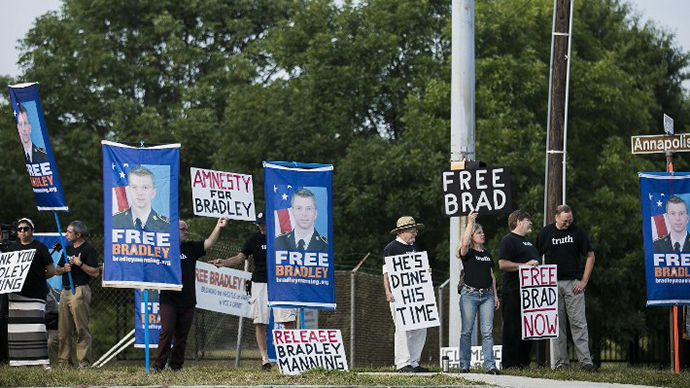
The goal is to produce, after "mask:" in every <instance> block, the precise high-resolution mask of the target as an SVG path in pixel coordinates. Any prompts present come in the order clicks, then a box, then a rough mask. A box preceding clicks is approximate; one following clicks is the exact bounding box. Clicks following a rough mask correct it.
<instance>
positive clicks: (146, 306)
mask: <svg viewBox="0 0 690 388" xmlns="http://www.w3.org/2000/svg"><path fill="white" fill-rule="evenodd" d="M142 291H143V293H144V353H145V358H146V373H147V374H148V373H150V372H151V366H150V359H149V290H147V289H145V288H144V289H143V290H142Z"/></svg>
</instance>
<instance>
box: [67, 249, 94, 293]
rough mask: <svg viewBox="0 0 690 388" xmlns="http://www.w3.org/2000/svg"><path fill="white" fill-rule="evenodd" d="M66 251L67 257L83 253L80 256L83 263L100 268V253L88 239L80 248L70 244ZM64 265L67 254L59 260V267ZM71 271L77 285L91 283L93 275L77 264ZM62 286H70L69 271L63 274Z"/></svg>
mask: <svg viewBox="0 0 690 388" xmlns="http://www.w3.org/2000/svg"><path fill="white" fill-rule="evenodd" d="M65 252H66V253H67V257H70V256H76V255H78V254H81V256H79V257H80V258H81V261H82V263H84V264H86V265H88V266H89V267H94V268H98V253H96V250H95V249H93V247H92V246H91V244H89V243H88V242H86V241H85V242H84V243H83V244H81V245H80V246H79V248H75V247H74V245H70V246H68V247H67V249H66V250H65ZM64 266H65V256H61V257H60V261H59V262H58V267H64ZM70 272H71V273H72V281H73V282H74V285H75V286H82V285H84V284H89V282H90V281H91V276H89V275H88V274H87V273H86V272H84V270H82V269H81V268H80V267H77V266H76V265H73V266H72V270H71V271H70ZM62 286H63V287H64V288H70V284H69V275H67V273H64V274H63V275H62Z"/></svg>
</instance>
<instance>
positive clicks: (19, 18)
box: [0, 0, 690, 89]
mask: <svg viewBox="0 0 690 388" xmlns="http://www.w3.org/2000/svg"><path fill="white" fill-rule="evenodd" d="M475 1H483V0H475ZM505 1H517V0H505ZM539 1H549V0H539ZM575 1H578V0H575ZM579 1H582V0H579ZM628 1H629V2H630V3H632V4H633V5H634V7H635V8H636V9H637V10H638V11H639V12H640V14H641V15H642V20H644V21H646V20H650V19H651V20H654V21H655V22H657V24H659V25H661V26H663V27H665V28H667V29H668V30H669V31H671V32H673V33H675V34H676V42H677V44H679V45H680V46H681V47H682V48H683V49H684V50H685V51H688V50H690V23H688V21H687V20H688V17H689V16H690V1H688V0H628ZM20 3H21V8H22V12H3V13H0V74H4V75H10V76H17V75H19V74H20V73H21V70H20V69H19V67H18V66H17V61H18V59H19V51H18V50H17V49H16V46H17V44H18V43H17V41H18V40H20V39H22V38H23V37H24V36H25V35H26V33H27V32H28V31H29V29H30V28H31V27H32V26H33V24H34V20H35V19H36V18H37V17H38V16H41V15H43V14H45V13H46V12H48V11H56V10H59V8H60V0H21V1H20ZM17 4H18V1H17V0H0V5H1V6H0V9H5V10H16V9H17V7H16V5H17ZM576 16H577V15H576ZM573 39H577V37H573ZM689 70H690V69H689ZM685 86H686V89H690V82H686V83H685Z"/></svg>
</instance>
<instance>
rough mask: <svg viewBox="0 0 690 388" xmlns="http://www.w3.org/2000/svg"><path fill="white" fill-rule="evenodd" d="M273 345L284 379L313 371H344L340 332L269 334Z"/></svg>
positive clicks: (275, 332)
mask: <svg viewBox="0 0 690 388" xmlns="http://www.w3.org/2000/svg"><path fill="white" fill-rule="evenodd" d="M273 343H274V344H275V350H276V355H277V357H278V366H279V367H280V373H282V374H284V375H297V374H300V373H302V372H304V371H306V370H309V369H313V368H323V369H337V370H342V371H346V370H348V367H347V359H346V358H345V347H344V346H343V337H342V335H341V334H340V330H333V329H329V330H273Z"/></svg>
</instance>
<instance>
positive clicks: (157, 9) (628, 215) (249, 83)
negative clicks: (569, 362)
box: [0, 0, 690, 336]
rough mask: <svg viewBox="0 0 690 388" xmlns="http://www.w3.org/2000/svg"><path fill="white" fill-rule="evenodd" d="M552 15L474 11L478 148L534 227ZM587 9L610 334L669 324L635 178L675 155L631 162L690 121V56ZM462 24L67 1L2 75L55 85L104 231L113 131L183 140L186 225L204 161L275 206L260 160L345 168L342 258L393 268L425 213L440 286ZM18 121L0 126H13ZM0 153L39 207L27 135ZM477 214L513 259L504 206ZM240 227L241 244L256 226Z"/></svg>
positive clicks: (581, 62) (491, 8)
mask: <svg viewBox="0 0 690 388" xmlns="http://www.w3.org/2000/svg"><path fill="white" fill-rule="evenodd" d="M551 7H552V4H551V3H549V2H518V1H502V2H498V1H477V2H476V55H477V58H476V72H477V73H476V79H477V92H476V104H477V105H476V149H477V156H478V159H480V160H482V161H486V162H488V163H489V164H490V165H503V166H509V167H510V168H511V175H512V187H513V193H512V196H513V201H514V208H523V209H526V210H528V211H529V212H531V213H532V214H533V218H534V221H535V229H537V228H538V227H539V226H540V225H541V221H542V219H543V197H544V193H543V190H544V184H543V180H544V173H543V172H544V161H545V156H544V155H545V153H544V149H545V136H546V122H547V120H546V117H547V98H548V76H549V57H550V46H551V25H552V21H551V18H552V15H553V13H552V12H553V10H552V8H551ZM574 15H575V17H574V20H575V22H574V27H573V50H572V57H571V58H572V66H571V76H570V105H569V117H568V123H569V125H568V156H567V163H568V165H567V168H568V169H567V171H568V173H567V174H568V175H567V176H568V181H567V188H568V190H567V191H568V202H569V203H570V204H571V205H572V207H573V208H574V211H575V217H576V221H577V222H578V223H579V224H580V225H582V226H583V227H584V228H585V229H586V230H588V231H589V233H590V237H591V239H592V241H593V244H594V247H595V251H596V254H597V264H596V267H595V271H594V275H593V278H592V280H591V283H590V284H591V286H590V287H588V289H589V290H590V291H589V295H590V297H589V298H588V301H589V302H588V303H589V304H590V305H589V306H588V308H589V312H590V313H591V314H593V315H594V316H597V317H599V316H601V317H602V321H601V323H598V325H599V326H598V327H599V328H600V329H601V330H612V331H617V332H619V333H623V334H624V335H629V336H634V335H638V334H640V333H642V332H643V331H644V330H645V327H650V325H652V326H653V324H652V323H651V319H650V318H649V314H645V313H644V312H645V310H644V301H645V296H644V293H643V291H642V287H641V286H642V284H644V278H643V270H642V266H643V264H642V263H643V258H642V245H641V244H642V243H641V238H640V222H641V220H640V203H639V199H638V197H639V187H638V183H637V176H636V174H635V173H636V172H637V171H654V170H657V171H658V170H660V169H661V168H663V158H662V157H648V156H645V157H638V156H633V155H631V154H630V152H629V143H628V142H629V137H630V136H631V135H638V134H650V133H659V132H660V123H661V117H662V114H663V113H667V114H669V115H671V116H672V117H674V118H675V120H676V121H675V122H676V130H677V132H685V131H687V129H688V125H689V124H688V123H690V107H689V105H688V92H687V91H686V90H684V89H683V88H682V85H681V84H682V82H683V81H684V80H686V79H688V74H687V67H688V62H689V61H690V56H689V55H688V53H686V52H683V51H682V50H681V49H680V48H679V47H678V45H677V43H676V41H675V38H674V37H673V35H672V34H670V33H668V32H667V31H665V30H663V29H661V28H659V27H658V26H656V25H654V24H645V25H643V24H641V22H640V21H639V18H638V17H637V16H636V15H635V14H634V12H633V11H632V10H631V9H630V7H629V6H628V5H627V4H626V3H624V2H619V1H617V0H588V1H583V2H576V4H575V13H574ZM450 16H451V15H450V1H448V0H443V1H441V0H422V1H420V0H368V1H358V2H355V1H344V2H338V3H334V2H332V1H328V0H313V1H287V0H270V1H269V0H260V1H249V0H242V1H221V0H214V1H199V0H190V1H186V2H179V1H170V0H161V1H157V2H141V1H136V0H112V1H108V2H105V1H96V0H65V1H64V4H63V7H62V9H61V10H60V12H57V13H49V14H46V15H44V16H42V17H41V18H39V19H38V20H37V21H36V25H35V27H34V28H33V29H32V30H31V31H30V32H29V33H28V34H27V36H26V37H25V39H24V40H23V41H22V50H23V55H22V57H21V60H20V62H21V64H22V66H23V68H24V69H25V72H24V74H23V75H22V76H21V77H19V79H16V80H10V79H7V78H5V81H6V82H12V81H39V82H40V83H41V96H42V103H43V107H44V111H45V114H46V122H47V125H48V130H49V133H50V137H51V141H52V142H53V147H54V150H55V154H56V158H57V160H58V164H59V171H60V174H61V175H62V179H63V184H64V186H65V189H66V195H67V200H68V202H69V204H70V205H71V207H72V209H73V214H71V215H70V217H75V218H82V219H85V220H86V221H87V223H88V224H89V225H93V226H95V229H98V228H99V227H100V226H101V225H102V221H101V220H102V187H101V186H102V183H101V182H102V180H101V173H100V168H101V167H100V158H101V156H100V147H99V142H100V140H102V139H109V140H116V141H125V142H138V141H139V140H142V139H143V140H146V141H147V142H148V143H163V142H180V143H182V170H181V178H182V179H181V187H180V193H181V201H180V204H181V205H180V206H181V209H180V212H181V214H182V215H183V216H185V217H187V216H190V215H191V213H192V212H191V207H190V201H189V200H188V198H189V177H188V173H187V171H188V168H189V167H190V166H196V167H206V168H215V169H219V170H227V171H236V172H243V173H251V174H253V175H254V177H255V180H256V183H257V184H256V190H257V202H258V203H259V205H261V204H262V203H263V196H262V195H261V193H262V188H263V187H262V186H263V184H262V182H263V172H262V169H261V161H262V160H299V161H305V162H319V163H332V164H334V165H335V178H334V179H335V182H334V214H333V220H334V223H335V228H334V230H335V236H334V244H335V251H336V256H337V260H339V261H348V260H350V261H351V260H355V259H359V258H360V257H362V256H363V255H364V254H365V253H366V252H372V254H374V257H372V258H370V259H369V265H370V267H372V268H376V267H378V266H379V265H380V263H381V261H380V260H381V258H380V252H381V249H382V247H383V246H384V244H385V243H386V242H387V241H388V240H389V239H390V236H389V235H388V231H389V230H390V229H391V228H392V227H393V225H394V223H395V220H396V219H397V217H399V216H401V215H404V214H410V215H413V216H414V217H415V218H416V219H418V220H419V221H421V222H423V223H425V224H426V226H427V228H426V231H425V233H424V234H422V235H421V236H420V243H421V244H422V246H423V247H424V248H425V249H427V250H428V251H429V252H431V255H432V256H433V257H434V258H435V262H436V264H435V265H436V272H435V274H438V275H439V278H440V277H445V276H447V267H448V264H447V262H448V260H449V256H450V255H449V252H448V233H449V232H448V222H447V220H446V219H445V218H443V217H442V215H441V182H440V173H441V171H442V170H444V169H446V168H447V167H448V164H449V162H448V155H449V141H448V138H449V132H450V130H449V129H450V106H449V102H450V55H451V53H450V31H451V25H450V23H451V20H450ZM5 105H6V101H5ZM3 109H5V111H6V112H9V108H8V107H3ZM5 117H6V119H5V120H3V121H2V123H1V125H2V130H3V131H4V133H5V134H12V133H15V132H16V131H15V130H14V123H13V122H12V119H11V116H10V115H9V114H6V115H5ZM0 147H3V149H4V150H5V151H4V155H5V156H6V157H5V158H3V160H2V161H0V174H1V176H2V179H3V185H4V186H5V187H12V190H5V191H3V193H0V196H2V201H3V204H5V206H3V208H2V210H0V215H1V216H2V217H3V218H15V217H17V216H19V215H30V216H35V217H38V216H37V215H36V211H35V210H34V208H33V203H32V201H31V200H30V198H31V192H30V189H29V187H28V185H27V182H26V177H25V173H24V172H23V167H22V163H23V162H22V159H21V155H20V152H19V147H18V142H17V139H16V136H14V135H12V136H3V137H0ZM676 161H677V163H676V168H677V170H682V169H684V168H687V162H686V161H685V160H684V159H683V157H682V156H680V155H678V156H677V157H676ZM40 219H41V220H42V221H43V222H44V225H49V224H51V223H52V222H51V221H50V218H48V217H47V216H45V215H42V216H40ZM480 221H481V222H482V223H483V224H484V225H485V230H486V231H487V235H488V236H489V237H490V238H489V241H488V244H487V245H488V247H489V249H490V250H491V251H493V252H496V251H497V246H498V241H499V240H500V237H501V236H502V235H503V234H504V233H505V232H506V227H505V223H506V219H505V216H503V217H484V219H481V220H480ZM234 228H235V229H234V230H232V231H231V232H230V233H231V234H233V236H237V237H240V236H242V234H241V233H240V232H241V231H244V230H246V228H245V227H244V226H241V225H238V224H235V226H234ZM610 290H619V292H617V293H612V292H610ZM613 305H615V306H617V307H616V309H615V310H616V311H615V312H612V311H611V306H613ZM604 313H606V314H604ZM616 317H625V318H626V319H625V320H622V319H616Z"/></svg>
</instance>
